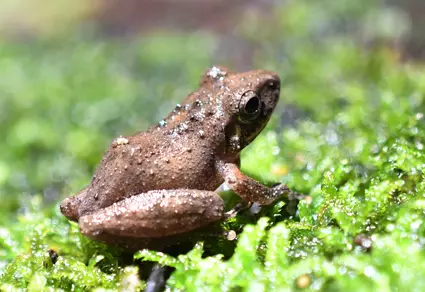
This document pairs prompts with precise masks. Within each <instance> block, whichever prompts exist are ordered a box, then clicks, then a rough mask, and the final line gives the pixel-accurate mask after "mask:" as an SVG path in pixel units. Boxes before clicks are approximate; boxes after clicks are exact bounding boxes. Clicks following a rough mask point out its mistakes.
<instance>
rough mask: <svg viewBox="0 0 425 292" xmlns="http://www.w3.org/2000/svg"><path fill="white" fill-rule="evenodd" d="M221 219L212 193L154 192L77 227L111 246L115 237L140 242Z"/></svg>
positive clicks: (90, 217)
mask: <svg viewBox="0 0 425 292" xmlns="http://www.w3.org/2000/svg"><path fill="white" fill-rule="evenodd" d="M224 218H225V212H224V202H223V200H222V199H221V197H220V196H219V195H218V194H217V193H215V192H210V191H199V190H186V189H177V190H154V191H149V192H147V193H142V194H139V195H135V196H132V197H129V198H126V199H124V200H122V201H119V202H117V203H114V204H113V205H111V206H109V207H107V208H105V209H102V210H99V211H97V212H94V213H92V214H89V215H86V216H82V217H81V218H80V220H79V225H80V229H81V232H82V233H83V234H85V235H87V236H89V237H91V238H94V239H98V240H101V241H106V242H113V241H115V239H116V238H117V237H123V238H133V239H134V238H139V239H140V240H143V239H152V238H163V237H167V236H173V235H178V234H183V233H186V232H189V231H192V230H195V229H198V228H201V227H204V226H207V225H208V224H210V223H213V222H216V221H219V220H222V219H224ZM109 236H110V237H109Z"/></svg>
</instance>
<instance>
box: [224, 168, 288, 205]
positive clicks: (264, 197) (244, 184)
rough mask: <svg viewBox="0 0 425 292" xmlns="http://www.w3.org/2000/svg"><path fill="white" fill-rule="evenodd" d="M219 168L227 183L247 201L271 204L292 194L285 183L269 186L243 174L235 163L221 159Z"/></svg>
mask: <svg viewBox="0 0 425 292" xmlns="http://www.w3.org/2000/svg"><path fill="white" fill-rule="evenodd" d="M216 167H217V170H218V171H219V172H220V174H221V176H222V177H223V178H224V181H225V182H226V184H227V185H228V186H229V188H231V189H232V190H233V191H234V192H235V193H236V194H237V195H238V196H239V197H241V198H242V199H243V200H244V201H247V202H256V203H259V204H260V205H269V204H271V203H273V202H274V201H276V200H277V199H279V198H281V197H286V196H288V197H289V196H290V195H291V194H292V193H293V192H292V191H291V190H290V189H289V188H288V187H287V186H286V185H284V184H279V185H277V186H275V187H271V188H270V187H267V186H265V185H263V184H261V183H259V182H258V181H256V180H254V179H252V178H250V177H249V176H247V175H245V174H243V173H242V172H241V171H240V170H239V168H238V166H237V165H236V164H234V163H225V162H222V161H219V162H218V163H217V165H216Z"/></svg>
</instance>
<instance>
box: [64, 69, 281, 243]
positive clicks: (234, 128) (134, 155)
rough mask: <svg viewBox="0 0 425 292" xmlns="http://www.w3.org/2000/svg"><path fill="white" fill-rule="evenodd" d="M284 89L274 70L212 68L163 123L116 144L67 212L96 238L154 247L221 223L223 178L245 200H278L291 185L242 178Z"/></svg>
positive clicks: (68, 204)
mask: <svg viewBox="0 0 425 292" xmlns="http://www.w3.org/2000/svg"><path fill="white" fill-rule="evenodd" d="M279 92H280V80H279V77H278V76H277V75H276V73H274V72H270V71H264V70H257V71H249V72H244V73H232V72H229V71H228V70H227V69H225V68H221V67H213V68H211V69H209V70H208V71H207V72H206V73H205V74H204V75H203V77H202V79H201V81H200V87H199V89H198V90H196V91H195V92H193V93H191V94H190V95H189V96H188V97H187V98H186V99H185V100H184V101H183V103H182V104H181V105H177V106H176V108H175V109H174V110H173V111H172V112H171V113H170V114H169V115H168V116H167V117H166V118H165V119H164V120H163V121H161V122H160V123H159V125H156V126H153V127H151V128H150V129H148V130H147V131H145V132H140V133H137V134H135V135H134V136H129V137H125V138H124V137H120V138H117V139H115V140H114V141H113V142H112V144H111V146H110V147H109V149H108V150H107V151H106V152H105V154H104V157H103V159H102V162H101V163H100V165H99V166H98V168H97V170H96V172H95V174H94V176H93V179H92V181H91V183H90V184H89V185H88V186H87V187H86V188H85V189H83V190H82V191H81V192H80V193H78V194H77V195H75V196H73V197H70V198H67V199H65V200H64V201H63V202H62V204H61V212H62V213H63V214H64V215H65V216H66V217H68V218H69V219H70V220H73V221H78V222H79V225H80V229H81V232H82V233H83V234H85V235H87V236H89V237H91V238H94V239H97V240H101V241H104V242H107V243H111V244H119V245H124V246H126V245H131V246H134V245H136V246H138V247H150V248H152V247H155V242H160V241H161V240H162V239H165V238H170V237H171V238H173V237H174V236H179V235H182V234H185V233H187V232H189V231H192V230H197V229H199V228H202V227H205V226H207V225H208V224H211V223H213V222H217V221H220V220H223V219H224V218H225V212H224V203H223V201H222V199H221V198H220V196H219V195H218V194H216V193H215V192H213V191H214V190H216V189H217V188H218V187H219V186H220V185H221V184H222V183H223V182H224V181H226V183H227V185H228V186H229V187H230V188H232V189H233V190H234V191H235V192H236V193H237V194H238V195H239V196H240V197H241V198H242V199H243V200H244V201H246V202H259V203H260V204H270V203H272V202H273V201H274V200H275V199H276V198H278V197H280V196H281V195H282V194H283V193H285V192H287V191H288V189H287V187H286V186H284V185H279V186H276V187H274V188H268V187H266V186H263V185H262V184H260V183H258V182H256V181H255V180H253V179H251V178H249V177H247V176H245V175H244V174H242V173H241V172H240V171H239V152H240V151H241V150H242V149H243V148H244V147H245V146H246V145H248V144H249V143H250V142H251V141H252V140H253V139H254V138H255V137H256V136H257V135H258V133H259V132H260V131H261V130H262V129H263V128H264V126H265V125H266V124H267V122H268V120H269V118H270V116H271V114H272V112H273V110H274V108H275V106H276V103H277V101H278V98H279ZM154 239H155V240H154ZM152 242H154V244H152Z"/></svg>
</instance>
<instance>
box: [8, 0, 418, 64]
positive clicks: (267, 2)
mask: <svg viewBox="0 0 425 292" xmlns="http://www.w3.org/2000/svg"><path fill="white" fill-rule="evenodd" d="M286 2H291V1H285V0H233V1H227V0H157V1H150V0H91V1H84V0H75V1H67V0H56V1H55V0H38V1H37V2H31V1H26V0H16V1H14V0H3V4H1V7H2V9H1V11H0V28H1V30H2V32H3V35H6V36H7V37H12V38H18V39H19V38H26V37H30V36H32V35H34V34H47V35H49V36H51V34H52V33H54V34H56V33H58V31H61V30H62V31H69V30H64V29H63V28H69V26H81V29H82V30H86V29H89V28H90V27H95V28H96V29H97V30H100V31H102V32H103V33H104V35H105V36H112V37H132V36H135V35H140V34H146V33H149V32H152V31H158V30H159V31H161V30H163V31H168V32H169V31H170V30H171V31H176V32H178V31H185V32H187V31H197V30H203V31H209V32H211V33H213V34H215V35H219V36H220V37H221V38H222V39H223V40H224V42H223V43H225V45H224V47H223V49H224V50H225V51H229V50H238V51H239V53H238V54H237V56H238V57H239V58H240V59H244V56H245V55H246V54H250V52H251V50H250V48H249V45H247V44H246V43H245V42H244V41H243V40H241V39H240V38H238V37H237V34H235V33H234V32H235V30H237V29H238V27H237V26H236V27H235V25H236V24H239V25H240V23H241V17H242V16H243V17H245V18H247V15H252V16H253V17H254V18H256V19H259V18H261V17H264V16H266V17H267V15H270V14H271V13H273V9H275V7H276V6H278V4H282V3H286ZM381 2H383V3H381V4H380V5H382V4H383V6H390V7H394V8H397V9H396V10H394V13H396V14H398V16H399V17H401V18H402V19H404V20H405V21H404V23H403V24H402V26H406V23H407V24H408V26H409V27H408V28H407V30H408V31H409V32H408V33H407V34H406V33H404V34H403V41H402V43H399V44H397V45H398V46H399V47H398V48H399V49H400V52H401V53H402V55H403V57H404V58H416V59H418V58H420V59H422V58H424V57H425V52H424V49H423V48H424V45H425V33H424V29H425V18H424V15H425V1H422V0H387V1H381ZM251 12H252V13H251ZM391 19H393V18H391ZM250 21H252V19H249V17H248V18H247V19H246V20H243V21H242V23H243V25H247V26H249V22H250ZM392 27H398V24H397V23H391V24H389V27H388V29H389V30H391V29H392Z"/></svg>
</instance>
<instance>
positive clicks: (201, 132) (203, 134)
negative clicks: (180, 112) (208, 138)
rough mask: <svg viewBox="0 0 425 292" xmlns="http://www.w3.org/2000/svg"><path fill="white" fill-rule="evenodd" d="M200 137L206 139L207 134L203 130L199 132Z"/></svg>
mask: <svg viewBox="0 0 425 292" xmlns="http://www.w3.org/2000/svg"><path fill="white" fill-rule="evenodd" d="M199 137H200V138H204V137H205V132H204V131H203V130H199Z"/></svg>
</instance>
